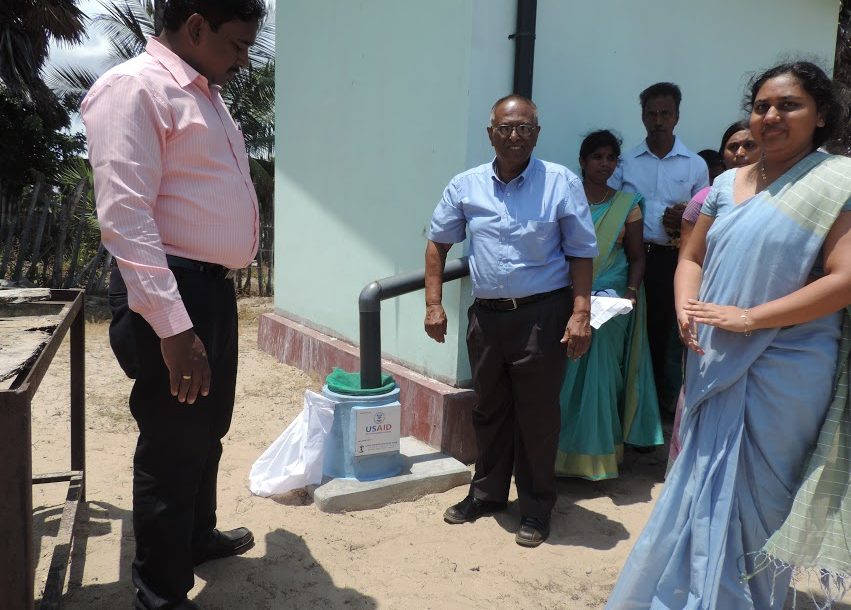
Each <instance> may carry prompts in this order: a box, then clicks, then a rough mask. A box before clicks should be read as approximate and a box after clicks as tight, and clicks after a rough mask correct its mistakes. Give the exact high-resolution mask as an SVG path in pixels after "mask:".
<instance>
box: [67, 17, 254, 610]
mask: <svg viewBox="0 0 851 610" xmlns="http://www.w3.org/2000/svg"><path fill="white" fill-rule="evenodd" d="M265 15H266V9H265V4H264V2H263V1H262V0H170V1H169V2H168V3H167V4H166V9H165V18H164V24H165V29H164V31H163V33H162V35H161V36H160V37H159V38H151V39H150V41H149V42H148V45H147V48H146V50H145V53H143V54H142V55H140V56H138V57H136V58H134V59H132V60H130V61H128V62H125V63H124V64H121V65H120V66H117V67H115V68H113V69H111V70H109V71H108V72H107V73H106V74H104V75H103V76H102V77H101V78H100V79H98V81H97V83H95V85H94V86H93V87H92V88H91V90H90V91H89V93H88V95H87V96H86V98H85V100H84V101H83V104H82V109H81V110H82V115H83V121H84V122H85V125H86V130H87V135H88V143H89V159H90V161H91V164H92V167H93V169H94V177H95V194H96V200H97V210H98V218H99V221H100V225H101V235H102V239H103V243H104V245H105V246H106V247H107V248H108V249H109V251H110V252H111V253H112V255H113V256H114V258H115V260H116V261H117V263H118V269H119V270H120V273H112V275H111V280H110V304H111V306H112V308H113V322H112V324H111V326H110V340H111V343H112V345H113V349H114V351H115V353H116V356H117V358H118V360H119V362H120V363H121V365H122V367H123V368H124V370H125V371H126V372H127V373H128V375H129V376H131V377H134V378H135V379H136V382H135V384H134V386H133V391H132V393H131V395H130V410H131V412H132V414H133V416H134V418H135V419H136V422H137V424H138V427H139V440H138V443H137V447H136V453H135V456H134V459H133V527H134V533H135V538H136V557H135V559H134V561H133V582H134V584H135V585H136V588H137V592H136V597H135V607H136V608H144V609H148V608H180V609H186V608H197V607H198V606H197V605H196V604H195V603H194V602H191V601H189V600H188V599H187V593H188V592H189V590H190V589H191V588H192V586H193V584H194V574H193V566H194V565H198V564H199V563H202V562H204V561H207V560H210V559H216V558H220V557H226V556H230V555H236V554H239V553H242V552H244V551H246V550H248V549H249V548H251V546H252V545H253V541H254V538H253V535H252V534H251V532H250V531H248V530H247V529H245V528H237V529H235V530H231V531H219V530H217V529H216V477H217V472H218V463H219V458H220V456H221V453H222V445H221V439H222V437H223V436H224V435H225V433H226V432H227V430H228V428H229V426H230V421H231V415H232V413H233V403H234V393H235V387H236V367H237V328H236V298H235V293H234V285H233V279H232V272H231V270H232V269H237V268H242V267H245V266H246V265H248V264H249V263H250V262H251V260H252V259H253V258H254V256H255V254H256V252H257V242H258V233H259V231H258V211H257V198H256V195H255V192H254V188H253V185H252V182H251V176H250V174H249V169H248V157H247V155H246V151H245V143H244V140H243V137H242V133H241V132H240V131H239V128H238V127H237V125H236V124H235V123H234V121H233V119H232V118H231V116H230V114H229V113H228V111H227V108H226V107H225V106H224V104H223V103H222V98H221V94H220V92H221V86H222V85H224V84H225V83H227V81H228V80H230V79H231V78H232V77H233V76H234V75H235V74H236V73H237V72H238V71H239V69H240V68H245V67H246V66H247V65H248V49H249V47H250V46H251V45H252V44H254V40H255V37H256V35H257V30H258V27H259V23H260V21H261V20H262V19H263V18H264V17H265Z"/></svg>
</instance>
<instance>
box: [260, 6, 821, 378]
mask: <svg viewBox="0 0 851 610" xmlns="http://www.w3.org/2000/svg"><path fill="white" fill-rule="evenodd" d="M837 14H838V2H837V1H836V0H747V1H745V2H743V1H740V0H715V1H714V2H683V1H682V0H642V1H641V2H636V1H635V0H594V1H593V2H591V1H584V2H580V1H578V0H538V18H537V39H536V49H535V75H534V98H535V100H536V102H537V103H538V106H539V109H540V114H541V122H542V125H543V130H542V133H541V138H540V140H539V142H538V149H537V150H536V154H537V155H538V156H540V157H542V158H545V159H548V160H551V161H556V162H560V163H563V164H565V165H568V166H569V167H572V168H573V169H576V167H577V163H576V155H577V151H578V147H579V143H580V141H581V137H582V135H583V134H584V133H586V132H587V131H589V130H591V129H593V128H601V127H611V128H614V129H616V130H618V131H619V132H620V133H621V134H622V136H623V137H624V143H625V145H626V146H631V145H632V144H634V143H636V142H638V141H639V140H640V139H641V138H642V137H643V135H644V133H643V128H642V125H641V121H640V109H639V105H638V93H639V92H640V91H641V89H643V88H644V87H646V86H647V85H649V84H651V83H653V82H656V81H659V80H672V81H674V82H677V83H678V84H679V85H680V86H681V87H682V89H683V94H684V99H683V105H682V108H681V120H680V125H679V127H678V130H677V132H678V133H679V134H680V135H681V136H682V138H683V139H684V141H685V142H686V144H687V145H688V146H690V147H691V148H692V149H694V150H699V149H701V148H715V147H717V146H718V139H719V138H720V136H721V133H722V132H723V130H724V129H725V128H726V126H727V125H728V124H729V123H730V122H732V121H733V120H735V119H737V118H739V117H740V116H742V113H741V110H740V108H741V103H740V102H741V97H742V91H743V86H744V84H745V82H746V81H747V77H748V75H749V73H750V72H753V71H757V70H759V69H761V68H764V67H767V66H769V65H771V64H773V63H774V62H775V61H777V60H778V59H782V58H783V57H784V56H788V55H804V56H806V57H815V58H818V59H821V60H822V61H823V63H824V64H826V65H827V67H828V68H829V67H830V66H831V65H832V58H833V47H834V44H835V37H836V22H837ZM515 18H516V0H429V1H428V2H408V1H400V0H362V1H354V0H310V1H305V2H279V3H278V6H277V9H276V19H277V53H278V56H277V89H276V100H277V102H276V104H277V115H276V132H277V146H276V192H275V206H276V229H275V231H276V234H275V238H276V239H275V262H276V266H275V307H276V309H277V310H278V311H280V312H281V313H283V314H285V315H287V316H288V317H291V318H294V319H296V320H301V321H303V322H305V323H307V324H308V325H309V326H311V327H313V328H316V329H319V330H322V331H324V332H327V333H328V334H330V335H332V336H335V337H339V338H343V339H346V340H349V341H351V342H354V343H357V341H358V308H357V297H358V294H359V293H360V290H361V289H362V288H363V287H364V286H365V285H366V284H367V283H369V282H370V281H372V280H374V279H378V278H382V277H386V276H390V275H394V274H396V273H400V272H404V271H411V270H415V269H420V268H422V266H423V251H424V249H425V243H426V241H425V230H426V227H427V225H428V221H429V218H430V216H431V213H432V210H433V209H434V205H435V203H436V202H437V200H438V199H439V197H440V195H441V193H442V189H443V188H444V186H445V185H446V183H447V182H448V181H449V179H450V178H451V177H452V176H453V175H455V174H456V173H459V172H461V171H463V170H464V169H466V168H468V167H471V166H473V165H477V164H479V163H482V162H485V161H487V160H489V159H490V158H491V156H492V148H491V147H490V144H489V142H488V141H487V137H486V133H485V129H484V127H485V125H486V123H487V120H488V113H489V110H490V106H491V104H492V103H493V101H494V100H495V99H496V98H498V97H500V96H502V95H505V94H506V93H509V92H510V91H511V87H512V75H513V62H514V43H513V41H510V40H509V39H508V35H509V34H511V33H512V32H513V31H514V25H515ZM462 250H463V245H458V246H456V247H455V248H454V249H453V250H452V252H450V257H453V256H458V255H460V254H461V253H462ZM469 303H470V284H469V280H463V281H456V282H452V283H450V284H447V285H446V287H445V289H444V305H445V307H446V310H447V313H448V315H449V334H448V336H447V341H446V343H445V344H442V345H438V344H436V343H434V342H432V341H431V340H430V339H428V338H427V337H426V336H425V334H424V332H423V330H422V318H423V314H424V308H423V293H422V292H417V293H414V294H411V295H407V296H404V297H401V298H398V299H392V300H389V301H385V302H384V303H383V307H382V348H383V350H384V352H385V354H386V355H388V356H390V357H392V358H394V359H395V360H397V361H400V362H402V363H405V364H408V365H409V366H411V367H412V368H414V369H416V370H419V371H421V372H424V373H425V374H427V375H429V376H431V377H435V378H437V379H440V380H443V381H447V382H449V383H464V382H465V381H466V380H468V379H469V377H470V373H469V365H468V363H467V357H466V348H465V345H464V333H465V332H466V307H467V305H468V304H469Z"/></svg>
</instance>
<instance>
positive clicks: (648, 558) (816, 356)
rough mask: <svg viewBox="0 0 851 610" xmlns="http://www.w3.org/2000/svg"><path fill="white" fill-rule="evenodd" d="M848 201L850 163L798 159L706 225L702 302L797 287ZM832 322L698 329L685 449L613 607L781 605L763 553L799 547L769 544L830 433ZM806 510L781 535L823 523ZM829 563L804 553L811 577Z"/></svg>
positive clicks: (760, 296)
mask: <svg viewBox="0 0 851 610" xmlns="http://www.w3.org/2000/svg"><path fill="white" fill-rule="evenodd" d="M849 199H851V160H848V159H844V158H841V157H832V156H829V155H825V154H823V153H812V154H811V155H809V156H807V157H806V158H805V159H803V160H802V161H800V162H799V163H798V164H796V165H795V166H794V167H793V168H791V169H790V170H789V171H788V172H786V174H784V175H783V176H781V177H780V178H779V179H778V180H776V181H775V182H774V183H772V184H771V185H770V186H769V188H768V189H766V190H765V191H763V192H761V193H759V194H757V195H756V196H754V197H753V198H751V199H750V200H748V201H745V202H743V203H741V204H739V205H736V206H735V207H733V208H732V209H731V210H730V211H729V212H727V213H725V214H723V215H721V216H719V217H717V218H716V219H715V221H714V222H713V224H712V227H711V228H710V230H709V233H708V235H707V250H706V257H705V259H704V265H703V280H702V284H701V291H700V299H701V300H702V301H706V302H712V303H718V304H722V305H736V306H739V307H743V308H749V307H755V306H756V305H759V304H762V303H765V302H768V301H772V300H774V299H777V298H780V297H783V296H785V295H787V294H790V293H792V292H794V291H796V290H798V289H800V288H801V287H802V286H804V285H805V283H806V281H807V278H808V276H809V274H810V271H811V270H812V268H813V264H814V262H815V261H816V258H817V255H818V253H819V252H820V250H821V248H822V245H823V243H824V239H825V236H826V235H827V233H828V231H829V230H830V227H831V226H832V225H833V223H834V221H835V220H836V218H837V216H838V215H839V213H840V210H841V209H842V207H843V205H845V204H846V203H847V202H848V201H849ZM841 317H842V314H841V313H836V314H831V315H828V316H825V317H822V318H819V319H817V320H813V321H811V322H808V323H805V324H798V325H795V326H791V327H785V328H782V329H765V330H759V331H754V333H753V334H752V335H751V336H745V335H744V334H740V333H733V332H729V331H724V330H720V329H716V328H712V327H709V326H701V328H700V329H699V340H700V344H701V346H702V347H703V348H704V351H705V354H704V355H702V356H698V355H696V354H693V353H690V354H689V356H688V362H687V371H686V376H687V377H686V378H687V383H686V397H685V409H684V413H683V422H682V429H681V434H682V441H683V448H682V452H681V454H680V456H679V457H678V458H677V461H676V462H675V463H674V466H673V468H672V470H671V473H670V475H669V477H668V480H667V482H666V485H665V488H664V490H663V491H662V494H661V496H660V498H659V500H658V502H657V504H656V507H655V508H654V510H653V513H652V514H651V517H650V520H649V521H648V524H647V526H646V527H645V529H644V531H643V532H642V534H641V536H640V537H639V539H638V541H637V542H636V544H635V547H634V548H633V550H632V552H631V554H630V556H629V559H628V560H627V564H626V566H625V567H624V570H623V572H622V574H621V576H620V578H619V580H618V583H617V585H616V586H615V590H614V591H613V593H612V596H611V598H610V600H609V605H608V606H607V607H608V608H612V609H618V610H621V609H626V608H634V609H639V608H641V609H646V608H651V609H656V610H658V609H671V610H673V609H678V610H679V609H682V608H688V609H701V610H710V609H716V608H717V609H721V608H723V609H725V610H745V609H748V610H750V609H754V608H756V609H758V610H764V609H769V608H770V609H776V610H780V609H781V608H783V606H784V599H785V597H786V593H787V587H788V583H789V581H790V579H791V573H792V570H791V569H785V570H765V569H762V570H761V569H760V568H761V567H763V566H764V565H766V564H767V563H768V562H767V560H766V559H765V556H764V555H760V553H769V554H770V555H771V558H772V560H774V561H776V562H785V563H787V564H788V565H791V566H793V567H795V568H797V567H798V565H799V564H796V563H795V562H794V558H797V557H800V556H801V555H800V553H799V552H798V550H797V549H798V545H799V543H798V542H793V543H792V545H791V546H792V547H794V549H795V550H794V551H793V552H791V553H785V554H784V553H783V552H778V551H777V550H776V549H777V548H778V547H776V546H772V544H771V543H769V545H768V546H766V541H768V539H769V537H770V536H771V535H772V534H774V533H775V532H776V531H778V529H780V528H781V524H783V523H784V520H786V519H787V517H788V516H789V515H790V508H791V507H792V504H793V499H794V497H795V494H796V490H797V489H798V487H799V484H800V482H801V473H802V472H803V467H804V465H805V464H806V463H807V461H808V456H809V455H810V454H811V452H812V450H813V448H814V447H816V441H817V439H818V438H819V437H820V435H824V432H823V431H822V427H823V425H824V426H825V427H826V428H827V427H829V421H830V420H829V418H828V419H826V415H827V413H828V407H829V405H830V403H831V399H832V397H833V396H834V394H835V391H834V384H835V373H836V371H837V361H838V359H839V358H840V357H841V354H840V353H839V337H840V321H841ZM840 370H841V367H840ZM813 455H816V454H813ZM810 461H812V460H810ZM845 476H846V482H847V476H848V469H847V468H846V469H845ZM816 487H818V485H816ZM818 491H819V492H822V491H823V489H819V490H818ZM830 493H833V492H830ZM816 495H817V496H818V493H817V494H816ZM809 514H810V516H808V517H806V518H805V519H804V521H803V522H800V523H796V524H793V525H792V526H790V527H798V528H800V527H803V528H804V529H807V530H812V529H815V528H818V527H820V526H819V525H818V524H817V522H816V521H814V520H813V519H812V516H813V513H812V511H811V512H810V513H809ZM786 527H787V526H784V528H786ZM781 531H782V530H781ZM772 540H773V539H772ZM845 554H846V557H845V559H844V560H843V561H844V562H845V565H848V560H849V559H851V558H849V557H847V546H846V550H845ZM819 555H821V551H819ZM829 565H830V564H829V563H827V560H826V559H825V558H823V557H821V556H819V557H818V558H816V557H815V556H813V562H812V567H816V568H821V567H828V566H829ZM801 567H805V566H801ZM828 569H830V568H829V567H828Z"/></svg>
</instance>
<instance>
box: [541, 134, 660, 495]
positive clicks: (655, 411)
mask: <svg viewBox="0 0 851 610" xmlns="http://www.w3.org/2000/svg"><path fill="white" fill-rule="evenodd" d="M619 156H620V141H619V140H618V138H617V137H615V135H614V134H612V133H611V132H610V131H606V130H602V131H595V132H593V133H591V134H589V135H588V136H587V137H586V138H585V140H584V141H583V142H582V146H581V147H580V149H579V164H580V166H581V168H582V182H583V186H584V187H585V196H586V197H587V198H588V204H589V205H590V207H591V215H592V217H593V219H594V227H595V229H596V232H597V246H598V248H599V250H600V254H599V256H598V257H597V258H596V259H594V284H593V288H592V291H593V292H602V291H605V290H609V291H614V292H615V293H617V295H618V296H620V297H622V298H626V299H629V300H631V301H632V303H633V306H634V309H633V311H632V313H630V314H628V315H620V316H615V317H614V318H612V319H611V320H609V321H608V322H606V323H605V324H603V325H602V326H601V327H600V328H599V329H598V330H595V331H594V334H593V338H592V341H591V348H590V349H589V351H588V352H587V353H586V354H585V355H584V356H583V357H582V358H580V359H579V360H574V361H570V362H568V365H567V372H566V373H565V379H564V385H563V386H562V390H561V434H560V436H559V449H558V454H557V456H556V474H557V475H559V476H570V477H581V478H584V479H590V480H592V481H599V480H602V479H610V478H614V477H617V476H618V463H619V462H620V461H621V459H622V457H623V446H624V444H628V445H634V446H639V447H652V446H654V445H661V444H662V442H663V440H662V427H661V423H660V421H659V404H658V401H657V398H656V387H655V386H654V383H653V369H652V365H651V362H650V352H649V347H648V343H647V330H646V324H645V310H644V290H643V288H642V286H641V282H642V279H643V277H644V240H643V223H642V213H641V210H642V206H643V197H642V196H641V195H640V194H636V193H625V192H619V191H615V190H614V189H612V188H610V187H609V186H608V184H607V181H608V179H609V178H610V177H611V175H612V173H614V171H615V166H616V165H617V160H618V157H619Z"/></svg>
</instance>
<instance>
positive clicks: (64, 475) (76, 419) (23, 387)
mask: <svg viewBox="0 0 851 610" xmlns="http://www.w3.org/2000/svg"><path fill="white" fill-rule="evenodd" d="M84 299H85V296H84V293H83V291H81V290H51V291H50V300H49V301H40V303H54V304H57V303H60V304H62V303H64V307H63V308H62V311H61V313H60V316H61V319H60V322H59V324H58V326H57V327H56V329H55V330H54V331H53V333H52V334H51V337H50V339H49V340H48V342H47V344H45V346H44V347H43V348H42V350H41V353H40V354H39V355H38V357H37V358H36V360H35V361H34V362H33V363H32V364H31V365H29V366H28V367H26V368H25V369H24V370H23V371H21V373H19V374H18V376H17V377H16V378H15V380H14V381H13V382H12V384H11V386H10V387H9V389H8V390H0V498H2V500H0V608H21V609H32V608H33V593H34V578H35V558H34V557H33V524H32V521H33V514H32V486H33V485H36V484H41V483H56V482H64V481H67V482H68V494H67V496H66V499H65V506H64V509H63V511H62V518H61V520H60V523H59V532H58V534H57V539H56V546H55V547H54V550H53V557H52V559H51V563H50V570H49V572H48V576H47V580H46V582H45V585H44V591H43V593H42V597H41V605H40V606H39V608H40V610H52V609H55V608H59V606H60V603H61V597H62V588H63V587H64V584H65V574H66V572H67V569H68V563H69V559H70V556H71V544H72V542H73V539H74V525H75V524H76V521H77V512H78V511H77V509H78V508H79V504H80V502H84V501H85V498H86V491H85V470H86V456H85V452H86V437H85V421H86V420H85V407H86V393H85V308H84ZM69 330H70V331H71V469H70V470H69V471H67V472H60V473H52V474H46V475H39V476H35V477H34V476H33V475H32V427H31V425H32V413H31V405H32V398H33V395H34V394H35V393H36V390H38V387H39V385H40V384H41V381H42V379H44V375H45V374H46V373H47V370H48V368H49V367H50V363H51V362H52V361H53V357H54V356H55V355H56V351H57V350H58V349H59V345H60V344H61V343H62V340H63V339H64V338H65V335H66V334H68V331H69Z"/></svg>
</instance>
